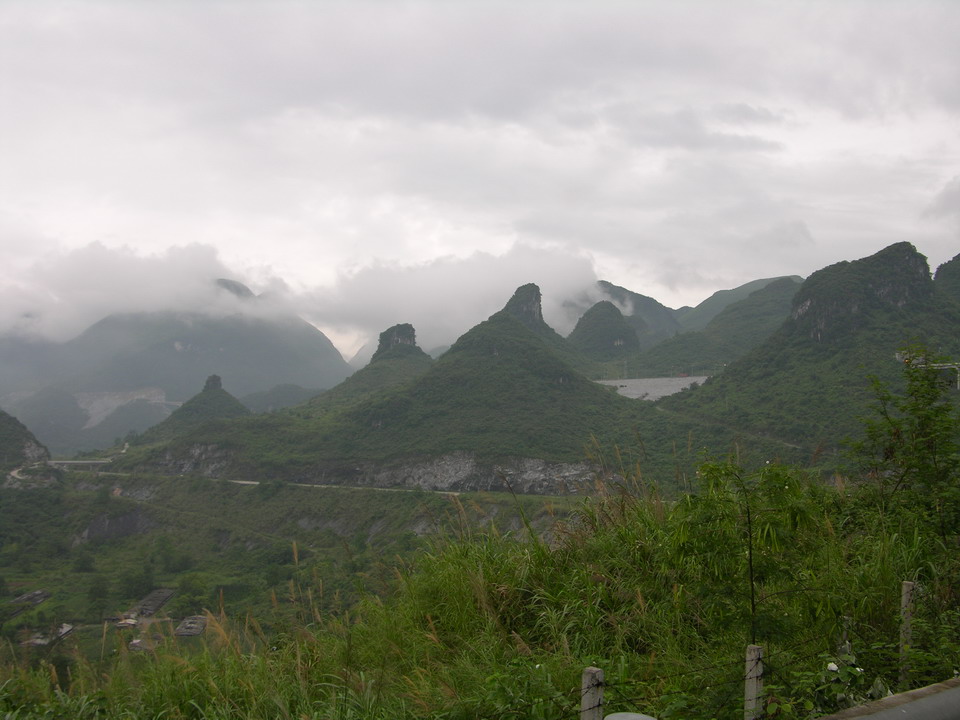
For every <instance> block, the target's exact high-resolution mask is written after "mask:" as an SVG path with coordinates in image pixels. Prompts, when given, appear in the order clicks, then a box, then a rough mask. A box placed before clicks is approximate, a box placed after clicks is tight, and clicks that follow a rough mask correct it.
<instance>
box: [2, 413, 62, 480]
mask: <svg viewBox="0 0 960 720" xmlns="http://www.w3.org/2000/svg"><path fill="white" fill-rule="evenodd" d="M49 457H50V453H48V452H47V449H46V448H45V447H44V446H43V445H41V444H40V442H39V441H38V440H37V439H36V438H35V437H34V435H33V433H32V432H30V431H29V430H28V429H27V428H26V426H24V424H23V423H21V422H20V421H19V420H17V419H16V418H15V417H13V416H12V415H9V414H7V413H5V412H3V411H2V410H0V482H2V476H3V475H6V474H7V473H8V472H10V471H11V470H13V469H15V468H18V467H21V466H23V465H28V464H31V463H35V462H40V461H42V460H47V459H48V458H49Z"/></svg>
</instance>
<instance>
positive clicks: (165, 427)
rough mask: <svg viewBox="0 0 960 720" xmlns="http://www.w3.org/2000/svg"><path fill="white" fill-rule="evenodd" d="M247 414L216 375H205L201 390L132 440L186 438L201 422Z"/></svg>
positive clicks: (138, 442) (202, 423)
mask: <svg viewBox="0 0 960 720" xmlns="http://www.w3.org/2000/svg"><path fill="white" fill-rule="evenodd" d="M246 415H250V410H249V409H247V408H246V407H245V406H244V405H243V403H241V402H240V401H239V400H237V399H236V398H235V397H234V396H233V395H231V394H230V393H228V392H227V391H226V390H224V389H223V385H222V383H221V380H220V376H219V375H211V376H210V377H208V378H207V381H206V383H205V384H204V386H203V390H202V391H201V392H200V393H198V394H197V395H194V396H193V397H192V398H190V399H189V400H187V402H185V403H184V404H183V405H181V406H180V407H178V408H177V409H176V410H174V411H173V413H171V415H170V417H168V418H167V419H166V420H164V421H163V422H161V423H159V424H157V425H154V426H153V427H152V428H150V429H149V430H147V431H146V432H144V433H143V434H142V435H140V436H139V437H138V438H136V440H135V441H134V442H135V444H137V445H145V444H150V443H156V442H163V441H167V440H172V439H174V438H178V437H188V436H190V435H191V434H193V433H194V432H196V431H197V430H198V429H199V428H201V427H203V426H204V425H207V424H210V423H215V422H218V421H222V420H231V419H234V418H239V417H244V416H246Z"/></svg>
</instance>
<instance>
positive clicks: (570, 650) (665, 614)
mask: <svg viewBox="0 0 960 720" xmlns="http://www.w3.org/2000/svg"><path fill="white" fill-rule="evenodd" d="M696 485H697V488H696V490H697V492H696V493H694V494H691V495H687V496H684V497H682V498H680V499H679V500H677V501H672V502H667V501H665V500H664V499H663V498H661V497H660V495H659V493H658V492H657V490H656V488H655V487H651V486H647V485H645V484H644V483H643V482H642V481H641V478H640V477H639V476H638V475H633V476H629V477H628V478H627V480H625V481H623V482H621V483H619V484H613V483H611V484H600V485H599V486H598V492H597V493H596V494H595V495H593V496H591V497H589V498H587V499H585V500H584V502H583V504H582V507H581V508H580V510H579V512H578V513H577V514H576V515H575V516H574V518H573V519H572V520H569V521H568V522H566V523H565V524H564V525H562V526H558V527H557V528H555V529H554V531H553V532H552V533H551V535H550V540H549V541H547V540H544V539H543V538H541V537H539V536H537V535H536V534H534V533H533V532H532V531H531V530H530V529H529V528H525V529H524V530H522V531H521V532H519V533H518V534H515V535H514V534H497V533H494V532H488V533H480V532H476V531H474V530H472V529H471V528H470V527H469V526H468V525H466V524H463V525H461V527H460V532H459V534H458V536H457V537H454V538H451V539H448V540H445V541H437V542H436V543H435V544H434V545H433V546H432V548H431V549H430V550H429V551H428V552H423V553H421V554H419V555H418V556H417V558H416V560H415V561H414V563H413V564H412V565H410V566H409V567H408V568H406V569H405V570H404V571H403V572H401V573H399V574H398V576H397V578H396V580H395V583H394V587H393V590H392V592H391V594H390V595H388V596H387V597H385V598H381V597H375V596H366V597H364V598H363V599H361V601H360V602H358V603H357V604H356V605H354V606H353V607H351V608H349V609H348V610H345V611H342V612H339V613H336V614H330V613H329V612H325V611H324V610H322V604H321V603H320V602H319V601H318V599H319V598H320V596H321V594H322V588H321V587H320V580H319V579H318V578H316V577H313V576H310V575H308V574H306V573H303V574H297V575H296V576H295V578H294V580H293V581H292V582H291V586H290V589H289V593H288V595H287V596H286V597H284V598H279V599H278V600H277V603H276V609H275V611H274V615H273V616H271V617H262V618H257V619H253V618H245V619H231V618H226V617H223V616H222V615H220V614H218V615H211V616H210V617H209V618H208V619H209V629H208V631H207V633H206V636H205V641H204V645H203V646H202V647H201V648H199V649H198V650H193V651H187V650H186V649H184V648H182V647H181V648H178V646H177V644H176V642H175V641H174V640H173V639H172V638H167V639H165V640H164V641H163V642H161V643H159V644H158V647H157V649H155V650H153V651H150V652H148V653H139V654H135V653H132V652H128V651H126V648H125V647H124V646H123V644H122V643H118V644H117V645H116V647H115V648H113V647H110V648H108V652H106V653H105V659H104V661H103V662H102V663H101V662H100V661H97V660H88V659H85V658H83V657H81V656H80V655H79V653H74V654H73V655H72V656H70V657H68V660H69V662H68V663H61V665H60V666H64V667H66V666H68V667H69V672H68V675H67V677H63V676H61V675H60V674H59V672H58V671H55V669H54V668H55V665H54V664H52V663H50V662H46V661H41V662H34V663H32V664H31V663H29V662H27V661H24V660H20V661H10V662H7V663H6V664H5V665H3V666H2V667H0V712H4V713H7V716H8V717H10V718H25V717H68V716H69V717H76V718H126V717H137V718H165V719H166V718H211V719H212V718H237V719H240V718H242V719H244V720H246V719H250V720H253V719H260V718H263V719H264V720H266V719H267V718H271V719H272V718H297V719H298V720H300V719H302V718H340V719H343V720H348V719H350V718H374V719H376V718H400V719H403V718H477V717H496V718H509V717H517V718H519V717H523V718H557V719H560V718H570V717H574V716H575V713H576V711H577V707H578V703H579V678H580V673H581V670H582V668H583V667H584V666H586V665H596V666H599V667H602V668H604V669H605V670H606V673H607V705H608V711H610V712H612V711H614V710H627V709H632V710H642V711H643V712H646V713H648V714H651V715H655V716H657V717H660V718H664V719H667V720H669V718H680V717H684V718H727V717H729V718H734V717H740V716H742V715H741V713H742V709H741V707H740V702H741V700H740V698H741V697H742V674H743V651H744V646H745V645H746V644H747V643H748V642H751V641H753V640H756V642H758V643H760V644H762V645H764V647H765V652H766V655H767V658H768V668H767V671H768V677H767V682H768V687H769V688H770V694H769V697H768V698H767V705H766V707H767V710H768V713H769V714H771V715H778V716H804V715H806V716H810V717H813V716H815V715H816V714H817V713H823V712H827V711H830V710H833V709H836V708H838V707H842V706H844V705H846V704H849V703H851V702H854V701H856V700H859V699H863V698H866V697H867V695H868V693H869V689H870V688H871V687H872V688H874V689H875V690H876V689H882V688H883V687H885V686H890V687H892V686H893V685H894V684H895V681H896V675H897V666H896V658H897V650H896V648H895V647H894V643H895V641H896V638H897V630H898V626H897V622H898V620H897V617H898V609H899V608H898V603H899V585H900V582H901V580H904V579H914V580H917V581H919V582H920V583H921V584H922V587H923V588H924V592H922V593H921V594H920V596H919V598H918V601H917V602H918V607H917V618H918V619H917V630H916V633H915V636H916V642H915V646H916V647H915V648H914V649H913V651H912V652H913V656H914V660H913V662H912V664H913V666H914V676H913V678H912V680H913V682H914V684H923V683H925V682H928V681H936V680H942V679H943V678H944V676H946V675H948V674H952V668H954V667H957V666H958V665H960V652H958V648H960V641H958V628H960V618H958V614H957V611H956V610H955V607H956V595H955V591H954V590H953V588H954V587H955V580H956V578H957V576H958V575H960V561H958V560H957V557H956V553H955V552H954V546H953V545H949V546H948V545H947V544H945V543H944V542H943V540H942V538H941V537H940V536H939V534H938V533H937V532H935V529H934V528H930V527H928V526H927V525H926V524H925V521H924V519H923V517H922V516H920V515H916V516H915V515H912V514H911V513H910V512H909V511H906V510H905V511H904V512H903V513H901V514H899V515H898V514H896V513H892V512H891V511H890V510H889V509H887V510H885V511H884V513H880V512H879V511H878V510H876V509H875V508H874V506H872V505H871V503H870V499H869V495H865V494H861V493H860V492H858V491H857V489H856V488H854V489H849V488H847V487H845V486H842V485H836V486H834V485H827V484H824V483H822V482H821V481H820V480H819V479H818V478H816V477H812V476H809V475H807V474H805V473H804V472H801V471H799V470H796V469H791V468H786V467H781V466H775V465H774V466H768V467H766V468H764V469H763V470H761V471H759V472H755V473H753V474H749V475H747V474H744V473H743V472H742V471H741V470H740V469H739V468H737V467H735V466H732V465H728V464H705V465H703V466H701V468H700V471H699V473H698V476H697V478H696ZM265 628H266V629H265ZM844 634H845V635H846V638H847V640H848V641H849V642H850V643H851V646H852V653H853V654H852V655H851V654H850V653H849V652H848V649H847V648H843V649H842V650H841V649H840V647H839V646H840V643H841V640H842V638H843V636H844ZM113 650H116V652H113ZM70 652H71V650H70V649H69V648H63V649H61V653H66V654H68V655H69V654H70ZM854 658H855V659H854ZM830 660H834V661H836V662H837V663H839V665H841V666H842V668H841V669H843V671H844V672H845V673H846V674H845V675H844V676H843V677H844V679H843V680H842V682H841V680H840V676H839V675H838V676H837V677H836V678H835V677H833V676H831V675H829V673H830V672H833V671H827V670H826V669H825V668H826V665H827V662H828V661H830ZM57 667H59V666H57ZM824 673H827V674H826V675H825V674H824ZM838 683H840V684H838ZM840 685H842V688H841V687H840Z"/></svg>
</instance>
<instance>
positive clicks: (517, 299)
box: [503, 283, 544, 329]
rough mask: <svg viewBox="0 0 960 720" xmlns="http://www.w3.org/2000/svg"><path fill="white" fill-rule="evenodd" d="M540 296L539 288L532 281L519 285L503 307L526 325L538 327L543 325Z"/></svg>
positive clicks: (533, 327)
mask: <svg viewBox="0 0 960 720" xmlns="http://www.w3.org/2000/svg"><path fill="white" fill-rule="evenodd" d="M540 297H541V296H540V288H539V287H537V286H536V285H534V284H533V283H528V284H526V285H521V286H520V287H518V288H517V291H516V292H515V293H514V294H513V297H512V298H510V300H509V301H508V302H507V304H506V305H505V306H504V308H503V309H504V310H505V311H506V312H508V313H510V314H511V315H513V316H514V317H515V318H517V319H518V320H519V321H520V322H522V323H523V324H524V325H526V326H527V327H529V328H532V329H539V328H540V327H542V326H543V325H544V322H543V309H542V307H541V305H540Z"/></svg>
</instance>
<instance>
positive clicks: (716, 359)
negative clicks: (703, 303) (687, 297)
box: [628, 277, 800, 377]
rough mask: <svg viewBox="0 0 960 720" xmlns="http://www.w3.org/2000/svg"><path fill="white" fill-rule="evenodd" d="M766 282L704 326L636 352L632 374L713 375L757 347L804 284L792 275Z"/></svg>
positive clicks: (787, 311) (780, 321) (784, 315)
mask: <svg viewBox="0 0 960 720" xmlns="http://www.w3.org/2000/svg"><path fill="white" fill-rule="evenodd" d="M758 282H759V281H758ZM763 282H764V283H766V284H764V285H762V286H760V287H759V289H756V290H754V291H753V292H752V293H750V294H749V295H748V296H747V297H745V298H743V299H742V300H738V301H736V302H733V303H731V304H729V305H727V306H726V307H724V308H723V309H722V310H721V311H720V312H718V313H717V314H716V315H715V316H714V317H713V319H712V320H710V322H709V323H708V324H707V326H706V327H705V328H704V329H703V330H700V331H691V332H684V333H681V334H680V335H676V336H675V337H672V338H670V339H668V340H664V341H663V342H662V343H660V344H658V345H655V346H653V347H652V348H650V349H649V350H646V351H644V352H642V353H640V355H639V356H636V355H635V356H633V358H632V362H631V363H630V364H629V366H628V369H629V373H630V377H657V376H661V375H679V374H687V375H714V374H716V373H718V372H721V371H722V370H723V368H724V367H725V366H726V365H728V364H729V363H731V362H733V361H734V360H736V359H737V358H739V357H742V356H743V355H744V354H746V353H747V351H749V350H751V349H752V348H754V347H756V346H758V345H759V344H760V343H762V342H763V341H764V340H766V339H767V338H768V337H769V336H770V335H772V334H773V333H774V331H776V330H777V329H778V328H779V327H780V326H781V325H782V324H783V322H784V320H786V319H787V317H788V316H789V314H790V308H791V302H792V300H793V296H794V294H795V293H796V292H797V289H798V288H799V287H800V283H799V282H797V281H796V280H794V278H790V277H784V278H780V279H778V280H773V281H763Z"/></svg>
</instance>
